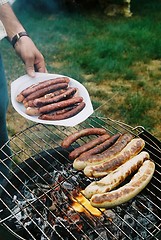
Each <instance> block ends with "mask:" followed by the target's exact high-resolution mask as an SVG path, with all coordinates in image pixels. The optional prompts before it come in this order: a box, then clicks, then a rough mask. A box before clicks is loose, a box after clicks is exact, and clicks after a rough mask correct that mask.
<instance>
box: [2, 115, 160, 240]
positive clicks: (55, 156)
mask: <svg viewBox="0 0 161 240" xmlns="http://www.w3.org/2000/svg"><path fill="white" fill-rule="evenodd" d="M86 127H104V128H105V129H106V130H107V132H109V133H110V134H115V133H117V132H120V133H123V132H125V131H128V132H131V133H132V134H134V135H135V136H141V137H142V138H143V139H144V140H145V141H146V146H145V150H147V151H148V152H149V153H150V156H151V158H152V159H153V160H154V161H155V164H156V170H155V174H154V176H153V178H152V180H151V182H150V184H149V185H148V186H147V187H146V189H144V190H143V191H142V192H141V193H140V194H139V195H138V196H137V197H135V198H134V199H132V200H131V201H129V202H128V203H125V204H122V205H121V206H118V207H116V208H113V209H110V210H106V211H102V210H101V209H100V211H101V215H100V216H94V215H92V214H91V213H90V212H89V211H88V209H86V211H85V212H84V213H79V212H77V211H75V210H74V209H73V205H72V204H73V201H72V197H73V196H74V193H75V191H79V190H80V189H84V188H85V187H86V186H87V184H89V183H90V182H91V181H92V180H91V179H89V178H87V177H85V176H84V175H83V173H82V172H77V171H75V170H74V169H73V168H72V162H71V161H70V160H69V159H68V153H69V151H70V150H68V151H67V150H64V149H62V148H61V147H60V144H61V141H62V140H63V139H64V137H65V136H67V135H69V134H70V133H72V132H75V131H76V130H78V129H82V128H86ZM91 138H92V137H91V136H90V137H86V138H83V139H79V140H78V141H77V143H76V144H75V145H73V146H72V147H71V150H73V149H74V148H75V147H76V146H77V144H80V145H82V143H83V142H86V141H89V139H91ZM9 144H10V146H11V149H12V156H11V158H10V159H11V161H12V163H13V169H12V170H11V176H10V177H5V176H4V177H5V179H6V182H5V184H4V185H3V186H2V193H1V203H0V219H1V220H0V222H1V224H2V225H3V226H4V227H6V228H7V229H8V230H9V231H11V232H12V234H14V235H15V236H16V237H18V239H26V240H32V239H36V240H37V239H41V240H43V239H49V240H51V239H54V240H56V239H70V240H72V239H77V240H79V239H81V240H83V239H87V240H88V239H89V240H92V239H95V240H101V239H102V240H106V239H109V240H111V239H112V240H113V239H120V240H121V239H122V240H125V239H131V240H135V239H136V240H140V239H156V240H157V239H158V240H159V237H158V236H157V234H158V233H159V232H160V228H161V218H160V216H161V206H160V202H161V198H160V196H161V190H160V189H161V180H160V179H161V164H160V155H161V143H160V142H159V141H158V140H157V139H155V138H154V137H153V136H152V135H151V134H150V133H148V132H147V131H146V130H145V129H144V128H143V127H136V128H132V127H130V126H128V125H126V124H123V123H120V122H118V121H114V120H111V119H105V118H100V117H99V118H98V117H96V116H95V117H90V118H89V119H88V120H86V121H85V122H83V123H82V124H80V125H79V126H76V127H74V128H65V127H61V126H49V125H48V126H47V125H42V124H35V125H32V126H30V127H28V128H27V129H25V130H24V131H22V132H20V133H18V134H16V135H15V136H14V137H13V138H12V139H11V140H10V142H9ZM1 151H3V148H2V149H1ZM6 158H8V156H6ZM24 160H26V161H24ZM3 163H4V165H5V166H6V167H7V165H6V163H5V161H4V162H3ZM77 201H78V200H77ZM82 207H83V208H85V207H84V206H82ZM87 212H88V213H87Z"/></svg>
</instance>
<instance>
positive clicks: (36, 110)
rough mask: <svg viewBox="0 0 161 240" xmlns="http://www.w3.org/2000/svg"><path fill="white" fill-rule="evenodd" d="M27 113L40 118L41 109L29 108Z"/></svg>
mask: <svg viewBox="0 0 161 240" xmlns="http://www.w3.org/2000/svg"><path fill="white" fill-rule="evenodd" d="M25 113H26V114H27V115H30V116H38V115H39V109H38V108H36V107H27V108H26V111H25Z"/></svg>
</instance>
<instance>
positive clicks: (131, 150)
mask: <svg viewBox="0 0 161 240" xmlns="http://www.w3.org/2000/svg"><path fill="white" fill-rule="evenodd" d="M144 146H145V141H144V140H143V139H141V138H134V139H132V140H131V141H130V142H129V143H128V144H127V145H126V147H125V148H124V149H123V150H122V151H121V152H120V153H118V154H117V155H116V156H115V157H113V158H111V159H107V161H106V162H103V163H100V164H97V165H95V166H86V167H85V168H84V174H85V175H86V176H88V177H104V176H106V175H107V174H108V173H110V172H111V171H113V170H115V169H116V168H118V167H119V166H121V165H122V164H123V163H124V162H126V161H127V160H129V159H131V158H132V157H134V156H135V155H137V154H138V153H139V152H141V150H142V149H143V148H144Z"/></svg>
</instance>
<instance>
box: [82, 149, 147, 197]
mask: <svg viewBox="0 0 161 240" xmlns="http://www.w3.org/2000/svg"><path fill="white" fill-rule="evenodd" d="M149 158H150V156H149V153H148V152H145V151H143V152H141V153H140V154H138V155H136V156H135V157H133V158H131V159H130V160H128V161H127V162H125V163H124V164H122V165H121V166H120V167H118V168H116V169H115V170H114V171H113V172H111V173H109V174H108V175H107V176H105V177H103V178H102V179H101V180H99V181H94V182H92V183H91V184H89V185H88V186H87V187H86V188H85V190H84V195H85V197H86V198H91V197H92V196H93V195H94V194H97V193H105V192H109V191H111V190H112V189H114V188H115V187H117V186H118V185H119V184H121V183H122V182H123V181H124V180H125V179H126V178H127V177H128V176H130V175H131V174H132V173H133V172H135V171H136V170H138V168H139V167H140V166H141V165H142V164H143V162H144V161H145V160H147V159H149Z"/></svg>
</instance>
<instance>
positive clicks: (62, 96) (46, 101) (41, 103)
mask: <svg viewBox="0 0 161 240" xmlns="http://www.w3.org/2000/svg"><path fill="white" fill-rule="evenodd" d="M76 91H77V88H68V89H66V90H65V91H63V93H61V94H58V95H56V96H52V97H50V98H45V97H44V98H37V99H34V100H33V105H34V106H35V107H42V106H44V105H47V104H50V103H55V102H59V101H62V100H65V99H68V98H71V97H72V96H73V95H74V94H75V93H76Z"/></svg>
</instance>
